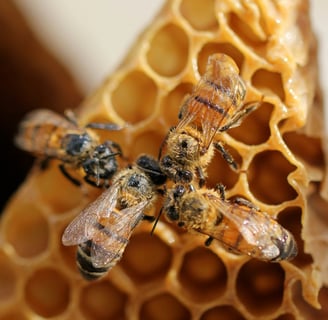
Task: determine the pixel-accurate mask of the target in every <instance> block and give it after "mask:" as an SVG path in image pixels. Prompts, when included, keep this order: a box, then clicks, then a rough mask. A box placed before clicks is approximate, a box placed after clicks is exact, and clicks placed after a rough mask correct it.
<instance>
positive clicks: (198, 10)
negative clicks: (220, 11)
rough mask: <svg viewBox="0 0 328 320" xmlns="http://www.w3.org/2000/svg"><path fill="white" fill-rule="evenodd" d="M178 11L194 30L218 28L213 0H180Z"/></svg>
mask: <svg viewBox="0 0 328 320" xmlns="http://www.w3.org/2000/svg"><path fill="white" fill-rule="evenodd" d="M180 12H181V14H182V15H183V17H184V18H185V19H186V20H187V21H188V22H189V24H190V25H191V26H192V27H193V28H194V29H195V30H199V31H212V30H213V31H214V30H216V29H217V28H218V21H217V19H216V16H215V7H214V0H182V1H181V4H180Z"/></svg>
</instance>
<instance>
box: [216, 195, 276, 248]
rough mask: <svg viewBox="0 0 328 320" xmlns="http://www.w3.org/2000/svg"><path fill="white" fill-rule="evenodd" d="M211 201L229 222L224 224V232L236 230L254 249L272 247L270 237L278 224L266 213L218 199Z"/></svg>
mask: <svg viewBox="0 0 328 320" xmlns="http://www.w3.org/2000/svg"><path fill="white" fill-rule="evenodd" d="M211 201H212V203H213V204H214V205H215V206H216V207H217V208H218V210H219V211H220V213H221V214H222V215H223V217H225V218H226V219H228V221H229V222H231V223H230V224H229V223H226V224H225V228H226V230H225V231H226V232H229V226H230V228H233V229H234V230H238V232H239V233H240V234H241V236H242V237H243V238H244V240H245V241H246V242H247V243H248V244H249V245H252V246H256V247H267V246H272V241H271V235H272V233H273V231H274V228H275V227H277V226H278V223H277V222H276V221H275V220H273V219H271V218H270V217H269V216H268V215H267V214H266V213H264V212H261V211H258V210H256V209H255V208H249V207H246V206H244V205H239V204H234V203H229V202H228V201H223V200H221V199H220V198H219V197H217V198H212V199H211Z"/></svg>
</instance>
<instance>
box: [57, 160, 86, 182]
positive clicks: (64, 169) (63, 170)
mask: <svg viewBox="0 0 328 320" xmlns="http://www.w3.org/2000/svg"><path fill="white" fill-rule="evenodd" d="M58 167H59V169H60V171H61V172H62V174H63V175H64V176H65V177H66V178H67V179H68V180H70V181H71V182H72V183H73V184H75V185H76V186H78V187H80V186H81V182H80V181H79V180H77V179H75V178H74V177H72V176H71V175H70V174H69V173H68V171H67V170H66V167H65V165H64V164H63V163H61V164H60V165H59V166H58Z"/></svg>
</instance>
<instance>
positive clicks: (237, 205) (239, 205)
mask: <svg viewBox="0 0 328 320" xmlns="http://www.w3.org/2000/svg"><path fill="white" fill-rule="evenodd" d="M163 210H164V213H165V216H166V218H167V219H168V220H169V221H171V222H175V223H176V224H177V225H178V226H179V227H183V228H185V229H186V230H188V231H197V232H199V233H202V234H204V235H207V236H208V238H207V240H206V241H205V245H207V246H209V245H210V244H211V242H212V241H213V239H216V240H218V241H219V242H220V243H221V244H222V246H223V247H224V248H226V249H227V250H229V251H231V252H233V253H237V254H245V255H248V256H250V257H252V258H256V259H259V260H262V261H270V262H279V261H281V260H290V259H292V258H294V257H295V256H296V255H297V244H296V241H295V239H294V237H293V235H292V234H291V233H290V232H289V231H288V230H286V229H285V228H283V227H282V226H281V225H280V224H279V223H278V222H277V221H276V220H274V219H273V218H271V217H270V216H269V215H268V214H267V213H265V212H262V211H260V210H259V209H258V208H257V207H256V206H255V205H254V204H252V203H251V202H249V201H248V200H246V199H243V198H235V199H234V200H233V201H228V200H226V199H225V194H224V187H223V185H218V186H217V189H216V190H213V189H205V188H201V189H195V188H194V187H193V186H192V185H189V190H188V189H187V188H186V187H185V186H184V185H180V184H178V185H176V186H175V187H173V188H172V189H170V191H169V192H168V195H167V197H166V199H165V201H164V205H163Z"/></svg>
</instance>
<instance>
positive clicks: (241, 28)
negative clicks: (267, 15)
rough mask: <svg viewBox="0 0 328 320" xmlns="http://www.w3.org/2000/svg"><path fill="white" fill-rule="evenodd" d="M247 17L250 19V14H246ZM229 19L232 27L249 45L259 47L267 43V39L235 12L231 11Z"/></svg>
mask: <svg viewBox="0 0 328 320" xmlns="http://www.w3.org/2000/svg"><path fill="white" fill-rule="evenodd" d="M245 18H246V19H249V15H245ZM227 21H228V25H229V27H230V29H231V30H232V31H233V32H234V33H235V34H236V35H237V36H238V37H239V38H240V39H241V40H242V41H243V42H245V43H246V44H247V45H249V46H251V47H253V48H257V49H259V48H260V47H263V46H264V45H265V44H266V41H267V40H266V39H263V38H262V37H260V36H259V35H257V34H255V32H254V31H253V30H252V28H251V27H250V24H249V23H246V22H244V21H243V20H242V19H241V18H240V17H239V16H238V15H237V14H235V13H234V12H231V13H229V15H228V16H227Z"/></svg>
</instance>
